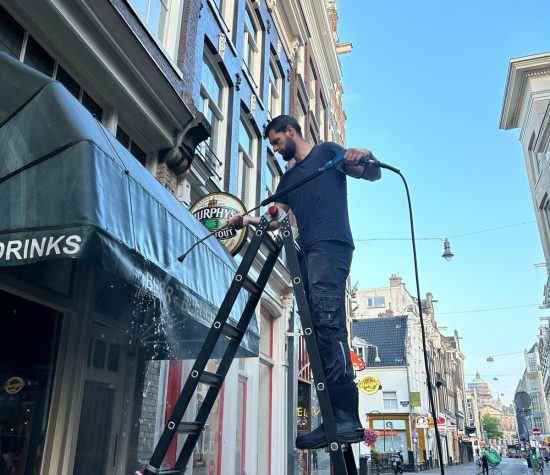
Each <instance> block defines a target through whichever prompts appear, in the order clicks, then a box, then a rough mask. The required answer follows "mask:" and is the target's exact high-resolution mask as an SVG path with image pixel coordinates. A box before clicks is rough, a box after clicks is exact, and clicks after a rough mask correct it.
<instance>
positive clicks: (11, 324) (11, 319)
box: [0, 291, 61, 474]
mask: <svg viewBox="0 0 550 475" xmlns="http://www.w3.org/2000/svg"><path fill="white" fill-rule="evenodd" d="M0 318H1V319H2V332H0V345H1V348H2V351H1V352H0V421H1V422H0V447H1V450H2V451H1V457H0V473H1V474H34V473H39V472H40V466H41V463H42V458H43V457H44V454H45V453H47V451H46V450H45V447H44V442H45V434H46V430H47V429H48V413H49V407H50V400H51V397H52V393H51V390H52V387H53V372H54V366H55V362H56V360H57V349H58V334H59V328H60V326H61V322H60V315H59V314H58V313H57V312H55V311H54V310H52V309H50V308H48V307H45V306H42V305H39V304H36V303H34V302H31V301H29V300H26V299H23V298H20V297H16V296H14V295H12V294H9V293H7V292H2V291H0ZM55 402H58V401H55ZM46 456H47V455H46Z"/></svg>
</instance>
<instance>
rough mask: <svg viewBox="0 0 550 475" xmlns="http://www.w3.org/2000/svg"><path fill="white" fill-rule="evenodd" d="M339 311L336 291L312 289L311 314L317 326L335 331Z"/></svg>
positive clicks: (338, 296)
mask: <svg viewBox="0 0 550 475" xmlns="http://www.w3.org/2000/svg"><path fill="white" fill-rule="evenodd" d="M339 310H340V295H338V291H337V290H326V289H317V288H314V289H313V313H314V314H315V316H316V317H317V321H318V324H319V326H322V327H325V328H331V329H334V330H337V329H338V328H339V326H340V318H339V315H338V312H339Z"/></svg>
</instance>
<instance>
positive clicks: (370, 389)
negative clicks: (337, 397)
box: [357, 374, 380, 395]
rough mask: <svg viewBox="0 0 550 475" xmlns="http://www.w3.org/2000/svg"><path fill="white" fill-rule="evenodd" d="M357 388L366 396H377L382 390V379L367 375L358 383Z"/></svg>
mask: <svg viewBox="0 0 550 475" xmlns="http://www.w3.org/2000/svg"><path fill="white" fill-rule="evenodd" d="M357 387H358V388H359V389H360V390H361V391H363V392H364V393H365V394H368V395H371V394H375V393H376V392H378V390H379V389H380V379H378V378H377V377H376V376H374V374H366V375H365V376H363V377H361V379H360V380H359V382H358V383H357Z"/></svg>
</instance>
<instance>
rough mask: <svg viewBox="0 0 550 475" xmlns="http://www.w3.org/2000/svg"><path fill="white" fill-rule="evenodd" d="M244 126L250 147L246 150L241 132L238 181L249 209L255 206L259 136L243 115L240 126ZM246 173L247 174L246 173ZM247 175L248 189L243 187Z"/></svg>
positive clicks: (240, 191) (241, 194)
mask: <svg viewBox="0 0 550 475" xmlns="http://www.w3.org/2000/svg"><path fill="white" fill-rule="evenodd" d="M240 127H244V128H245V130H246V131H247V135H248V137H249V148H248V150H245V148H244V146H243V144H241V140H240V135H241V134H240V133H239V166H238V181H237V194H238V196H239V197H240V198H241V200H242V202H243V204H244V205H245V207H246V208H247V209H249V208H252V207H253V206H254V203H255V200H254V191H255V190H256V173H254V171H255V168H256V167H255V162H256V158H257V157H256V156H255V155H256V153H257V152H256V148H257V142H258V138H257V137H256V134H255V133H254V130H253V129H252V127H251V126H250V124H249V123H248V121H247V120H246V119H245V118H244V117H243V116H241V120H240V121H239V128H240ZM245 174H246V175H245ZM245 176H246V181H247V182H248V183H246V184H245V186H246V189H243V177H245Z"/></svg>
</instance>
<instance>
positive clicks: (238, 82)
mask: <svg viewBox="0 0 550 475" xmlns="http://www.w3.org/2000/svg"><path fill="white" fill-rule="evenodd" d="M235 78H236V80H235V90H236V91H240V90H241V81H242V78H241V75H240V74H239V73H237V74H235Z"/></svg>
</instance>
